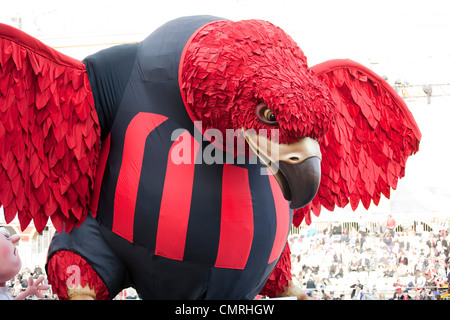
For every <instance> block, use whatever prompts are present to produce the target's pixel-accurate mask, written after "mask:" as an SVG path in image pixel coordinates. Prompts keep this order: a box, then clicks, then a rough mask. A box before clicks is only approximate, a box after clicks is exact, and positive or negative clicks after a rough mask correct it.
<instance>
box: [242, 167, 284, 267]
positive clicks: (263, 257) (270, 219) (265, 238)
mask: <svg viewBox="0 0 450 320" xmlns="http://www.w3.org/2000/svg"><path fill="white" fill-rule="evenodd" d="M258 164H259V166H258V165H253V166H252V167H250V166H249V170H248V172H249V175H248V176H249V184H250V192H251V195H252V203H253V223H254V234H253V243H252V249H251V251H250V256H249V257H248V261H247V266H248V267H250V268H252V267H256V266H258V265H259V264H260V263H261V261H266V263H268V261H269V256H270V253H271V251H272V248H273V243H274V240H275V233H276V227H277V219H276V214H275V212H276V210H275V203H274V200H273V197H272V196H268V192H267V190H271V188H270V182H269V177H268V176H266V175H261V171H260V169H261V168H262V169H265V168H266V167H265V166H264V165H262V164H260V162H259V161H258ZM269 195H270V193H269Z"/></svg>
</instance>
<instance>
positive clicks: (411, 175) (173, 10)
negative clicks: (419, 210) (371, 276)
mask: <svg viewBox="0 0 450 320" xmlns="http://www.w3.org/2000/svg"><path fill="white" fill-rule="evenodd" d="M198 14H208V15H215V16H219V17H223V18H227V19H231V20H241V19H263V20H267V21H270V22H272V23H274V24H275V25H278V26H279V27H281V28H282V29H284V30H285V31H286V32H287V33H288V34H290V35H291V36H292V37H293V38H294V40H296V42H297V43H298V44H299V46H300V47H301V48H302V49H303V51H304V52H305V54H306V56H307V57H308V62H309V65H310V66H312V65H314V64H317V63H320V62H323V61H325V60H329V59H335V58H349V59H352V60H355V61H357V62H360V63H362V64H364V65H366V66H368V67H370V68H372V69H373V70H374V71H375V72H377V73H378V74H380V75H381V76H387V77H388V79H389V82H390V83H393V82H394V81H395V80H397V79H399V80H402V81H408V82H409V83H410V84H415V85H422V84H426V83H432V84H450V41H449V36H450V2H449V1H448V0H426V1H425V0H377V1H362V0H339V1H336V0H277V1H274V0H270V1H269V0H226V1H225V0H222V1H216V0H159V1H153V0H145V1H139V0H127V1H124V0H121V1H116V0H108V1H103V0H89V1H88V0H78V1H65V0H64V1H61V0H59V1H54V0H39V1H36V0H16V1H8V2H6V1H4V2H3V3H2V9H1V11H0V22H2V23H6V24H11V25H13V26H17V18H21V20H22V30H23V31H25V32H27V33H29V34H31V35H33V36H35V37H37V38H38V39H40V40H41V41H43V42H44V43H46V44H48V45H50V46H53V47H55V48H57V49H58V50H59V51H61V52H63V53H65V54H68V55H70V56H72V57H74V58H77V59H80V60H82V59H83V58H84V57H85V56H87V55H89V54H92V53H95V52H97V51H99V50H101V49H102V48H105V47H106V46H108V45H110V44H112V43H121V42H129V41H139V40H142V39H144V38H145V37H146V36H147V35H148V34H150V33H151V32H152V31H153V30H154V29H155V28H157V27H158V26H160V25H161V24H163V23H165V22H166V21H169V20H171V19H174V18H177V17H180V16H187V15H198ZM14 19H15V20H14ZM408 104H409V106H410V108H411V110H412V112H413V114H414V116H415V117H416V120H417V122H418V123H419V126H420V128H421V130H422V133H423V136H424V137H423V140H422V144H421V150H420V151H419V153H418V154H417V155H416V156H414V157H413V158H411V160H409V163H408V166H407V171H406V172H407V177H406V178H405V180H406V181H408V182H404V183H403V184H402V181H401V183H400V187H402V188H406V189H408V190H407V193H409V194H410V195H413V197H415V198H417V199H419V198H425V200H424V201H422V202H425V203H426V202H427V201H428V202H429V203H433V202H436V201H449V200H448V199H450V198H449V197H448V195H450V188H449V187H448V181H449V180H450V170H449V167H448V164H447V162H448V159H449V158H450V152H449V149H450V148H448V140H449V133H448V129H447V128H448V124H447V123H448V121H449V120H448V119H449V117H450V105H449V104H450V98H437V99H433V102H432V104H431V105H427V104H426V103H425V100H421V101H411V102H408ZM430 190H431V191H433V194H429V193H428V192H429V191H430ZM436 190H437V191H436ZM442 195H445V196H446V197H442ZM436 197H437V198H436ZM436 199H437V200H436ZM444 207H445V205H444ZM446 208H447V209H446V210H447V212H449V209H448V208H450V202H449V203H448V205H447V206H446Z"/></svg>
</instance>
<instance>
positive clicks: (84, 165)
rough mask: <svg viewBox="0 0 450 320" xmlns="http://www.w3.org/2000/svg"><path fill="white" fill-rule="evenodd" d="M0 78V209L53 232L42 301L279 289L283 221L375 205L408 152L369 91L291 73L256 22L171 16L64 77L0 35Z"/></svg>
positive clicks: (407, 126) (398, 116) (365, 80)
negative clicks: (123, 293)
mask: <svg viewBox="0 0 450 320" xmlns="http://www.w3.org/2000/svg"><path fill="white" fill-rule="evenodd" d="M0 67H1V68H0V160H1V166H0V188H1V190H0V201H1V203H2V205H3V207H4V214H5V218H6V221H7V222H8V223H9V222H11V221H12V219H14V217H15V216H16V214H17V216H18V219H19V221H20V223H21V227H22V228H25V227H26V226H27V225H28V224H29V223H30V222H31V221H32V220H33V222H34V225H35V227H36V229H37V230H38V231H42V230H43V228H44V227H45V226H46V224H47V222H48V219H50V220H51V222H52V223H53V225H54V226H55V228H56V230H57V233H56V234H55V236H54V238H53V239H52V243H51V245H50V248H49V252H48V262H47V266H46V267H47V273H48V277H49V280H50V283H51V284H52V285H53V290H54V291H55V292H57V294H58V295H59V297H60V299H68V298H69V299H71V298H73V299H77V298H96V299H110V298H112V297H114V296H115V295H116V294H117V293H118V292H120V290H122V289H123V288H126V287H129V286H133V287H135V288H136V289H137V291H138V292H139V294H140V295H141V297H142V298H143V299H253V298H254V297H255V295H257V294H258V293H259V292H261V290H263V291H265V292H270V293H271V294H277V293H278V292H282V291H283V290H284V289H285V287H286V286H288V285H289V279H290V274H289V263H290V260H289V256H288V254H289V248H288V247H287V246H286V239H287V236H288V232H289V228H290V226H291V224H292V222H293V223H294V224H295V225H298V224H300V223H301V221H302V220H305V221H306V223H310V221H311V218H310V213H311V212H312V213H313V214H315V215H319V213H320V209H321V207H322V206H323V207H324V208H326V209H328V210H333V209H334V208H335V207H336V206H338V207H344V206H346V205H347V204H349V203H350V205H351V207H352V208H353V209H355V208H356V207H357V206H358V204H359V203H360V202H361V203H362V204H363V205H364V207H365V208H368V207H369V205H370V203H371V202H373V203H374V204H375V205H377V204H378V201H379V200H380V197H381V194H384V195H385V196H387V197H389V192H390V189H391V188H394V189H395V188H396V185H397V181H398V179H399V178H401V177H402V176H403V175H404V171H405V164H406V160H407V158H408V157H409V156H410V155H412V154H414V153H415V152H416V151H417V150H418V146H419V141H420V138H421V134H420V131H419V129H418V127H417V125H416V123H415V121H414V119H413V117H412V115H411V113H410V112H409V110H408V108H407V106H406V105H405V103H404V102H403V101H402V99H401V98H400V97H399V96H398V95H397V94H396V92H395V91H394V90H393V89H392V88H391V87H390V86H389V85H388V84H387V83H386V82H385V81H384V80H383V79H381V78H380V77H379V76H377V75H375V74H374V73H373V72H372V71H370V70H369V69H367V68H365V67H363V66H361V65H359V64H357V63H355V62H353V61H350V60H332V61H328V62H324V63H322V64H320V65H317V66H314V67H312V68H309V67H308V65H307V61H306V57H305V56H304V54H303V52H302V51H301V49H300V48H299V47H298V46H297V44H296V43H295V42H294V41H293V40H292V39H291V38H290V37H289V36H288V35H287V34H286V33H285V32H284V31H282V30H281V29H280V28H278V27H276V26H274V25H272V24H270V23H268V22H265V21H260V20H246V21H237V22H234V21H229V20H226V19H221V18H217V17H212V16H193V17H183V18H179V19H176V20H173V21H170V22H168V23H166V24H164V25H163V26H161V27H160V28H159V29H157V30H156V31H154V32H153V33H152V34H151V35H150V36H149V37H148V38H146V39H145V40H143V41H142V42H139V43H134V44H124V45H119V46H115V47H112V48H109V49H106V50H103V51H100V52H98V53H96V54H93V55H91V56H88V57H87V58H86V59H85V60H83V61H82V62H81V61H78V60H75V59H72V58H70V57H68V56H65V55H63V54H61V53H59V52H57V51H55V50H54V49H52V48H50V47H48V46H46V45H44V44H43V43H41V42H40V41H38V40H37V39H34V38H33V37H31V36H29V35H27V34H25V33H23V32H21V31H19V30H17V29H14V28H12V27H10V26H7V25H0ZM255 159H258V160H256V161H255ZM283 252H284V253H283ZM282 253H283V254H282ZM280 256H281V258H280Z"/></svg>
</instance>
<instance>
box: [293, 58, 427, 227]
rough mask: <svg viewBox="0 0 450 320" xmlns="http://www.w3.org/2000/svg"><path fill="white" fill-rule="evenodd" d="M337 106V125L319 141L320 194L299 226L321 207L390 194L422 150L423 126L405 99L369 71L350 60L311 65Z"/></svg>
mask: <svg viewBox="0 0 450 320" xmlns="http://www.w3.org/2000/svg"><path fill="white" fill-rule="evenodd" d="M311 69H312V70H313V72H314V73H315V74H316V75H317V76H318V77H319V79H320V80H321V81H322V82H323V84H325V85H326V86H327V87H328V88H329V89H330V92H331V96H332V98H333V100H334V101H335V103H336V106H337V115H336V119H335V122H334V125H333V126H332V127H331V128H330V130H329V132H328V133H327V134H326V135H325V136H324V137H322V138H321V140H320V141H319V143H320V146H321V152H322V177H321V184H320V187H319V190H318V193H317V195H316V197H315V198H314V199H313V201H312V202H311V203H310V204H309V205H308V206H306V207H304V208H302V209H299V210H296V211H295V215H294V224H295V225H296V226H298V225H299V224H300V223H301V222H302V221H303V219H305V222H306V223H307V224H310V223H311V216H310V212H313V213H314V214H315V215H316V216H319V214H320V210H321V207H322V206H323V207H324V208H326V209H327V210H330V211H333V210H334V208H335V206H338V207H340V208H343V207H345V206H346V205H347V204H348V203H350V205H351V207H352V209H353V210H356V208H357V207H358V205H359V202H360V201H361V202H362V204H363V205H364V207H365V208H366V209H368V208H369V205H370V203H371V201H373V203H374V204H375V205H378V203H379V201H380V197H381V194H383V195H385V196H386V197H387V198H389V196H390V189H391V188H392V189H396V186H397V182H398V179H399V178H402V177H403V176H404V174H405V165H406V160H407V158H408V157H409V156H410V155H412V154H414V153H415V152H417V151H418V149H419V142H420V139H421V133H420V130H419V128H418V126H417V124H416V122H415V120H414V118H413V116H412V114H411V113H410V111H409V110H408V107H407V106H406V104H405V102H404V101H403V100H402V99H401V98H400V97H399V96H398V94H397V93H396V92H395V91H394V90H393V88H392V87H391V86H389V84H388V83H387V82H386V81H384V80H383V79H382V78H381V77H379V76H378V75H376V74H375V73H373V72H372V71H371V70H370V69H368V68H366V67H364V66H362V65H360V64H358V63H356V62H353V61H351V60H330V61H327V62H324V63H322V64H319V65H317V66H314V67H312V68H311Z"/></svg>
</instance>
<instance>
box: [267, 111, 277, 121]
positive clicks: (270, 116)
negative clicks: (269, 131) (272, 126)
mask: <svg viewBox="0 0 450 320" xmlns="http://www.w3.org/2000/svg"><path fill="white" fill-rule="evenodd" d="M264 118H266V119H267V120H269V121H277V118H276V117H275V115H274V114H273V112H272V110H270V109H266V110H265V111H264Z"/></svg>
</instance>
